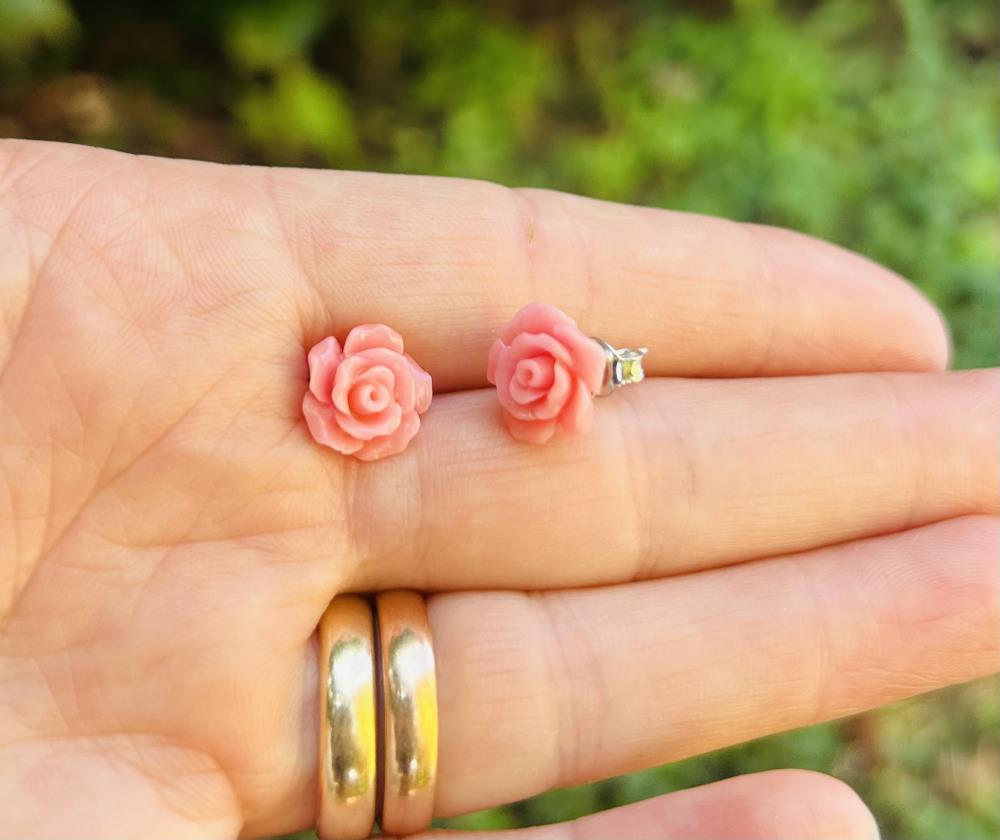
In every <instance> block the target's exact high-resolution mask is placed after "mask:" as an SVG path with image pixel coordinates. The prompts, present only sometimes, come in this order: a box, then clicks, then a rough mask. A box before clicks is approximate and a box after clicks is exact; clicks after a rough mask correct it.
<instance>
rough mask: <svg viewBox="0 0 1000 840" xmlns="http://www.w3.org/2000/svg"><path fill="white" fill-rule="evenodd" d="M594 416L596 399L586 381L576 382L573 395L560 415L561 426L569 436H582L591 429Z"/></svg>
mask: <svg viewBox="0 0 1000 840" xmlns="http://www.w3.org/2000/svg"><path fill="white" fill-rule="evenodd" d="M593 416H594V400H593V395H592V394H591V393H590V390H589V389H588V387H587V385H586V383H584V382H583V381H582V380H579V381H578V382H577V383H576V388H575V389H574V392H573V395H572V397H570V399H569V400H568V401H567V402H566V405H565V407H564V408H563V412H562V414H560V415H559V428H561V429H562V432H563V434H564V435H565V436H566V437H567V438H575V437H581V436H582V435H585V434H586V433H587V432H588V431H590V424H591V421H592V420H593Z"/></svg>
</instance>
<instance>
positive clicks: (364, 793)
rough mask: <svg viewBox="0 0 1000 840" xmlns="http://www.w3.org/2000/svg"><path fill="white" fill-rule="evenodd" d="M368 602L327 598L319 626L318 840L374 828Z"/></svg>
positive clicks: (356, 835)
mask: <svg viewBox="0 0 1000 840" xmlns="http://www.w3.org/2000/svg"><path fill="white" fill-rule="evenodd" d="M374 636H375V632H374V626H373V621H372V610H371V605H370V603H369V602H368V601H367V600H365V599H364V598H359V597H357V596H355V595H341V596H338V597H336V598H334V599H333V601H332V602H331V603H330V606H329V607H327V609H326V612H324V613H323V617H322V618H321V619H320V622H319V655H320V660H319V661H320V671H319V675H320V706H319V713H320V715H319V719H320V724H319V730H320V740H319V810H318V814H317V819H316V833H317V834H318V835H319V837H320V840H361V838H364V837H368V836H369V835H370V834H371V831H372V826H373V825H374V823H375V798H376V792H377V787H376V774H377V769H378V760H377V754H376V712H375V666H374V663H375V653H374V651H375V644H374Z"/></svg>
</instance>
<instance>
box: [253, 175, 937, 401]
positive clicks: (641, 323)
mask: <svg viewBox="0 0 1000 840" xmlns="http://www.w3.org/2000/svg"><path fill="white" fill-rule="evenodd" d="M271 180H272V184H273V200H274V204H275V208H276V211H277V212H278V214H279V216H280V217H281V218H282V219H283V220H284V225H285V229H286V230H287V231H290V232H291V241H292V244H293V247H295V248H296V249H298V252H299V253H300V254H301V253H308V258H307V259H303V260H300V265H301V266H302V267H303V271H304V276H305V279H306V281H307V282H308V284H309V285H310V286H311V288H313V289H314V290H315V293H316V300H317V301H318V302H320V304H321V305H319V306H317V307H316V309H315V310H314V318H313V319H312V322H311V323H310V325H309V327H310V330H311V332H312V333H313V334H314V335H315V336H317V337H321V334H325V333H326V332H329V330H330V329H331V327H332V328H333V329H334V330H335V331H337V332H338V333H339V332H346V331H347V330H349V329H350V327H351V326H352V325H353V324H355V323H359V322H362V323H363V322H370V321H385V322H387V323H391V324H392V325H393V326H394V327H395V328H396V329H398V330H400V331H401V332H404V334H405V335H406V336H407V343H408V347H409V348H411V352H413V354H414V355H415V356H416V358H419V359H420V361H421V364H422V365H424V366H425V367H426V368H427V369H428V370H429V371H430V372H431V373H432V375H433V376H434V379H435V385H436V387H437V388H438V389H439V390H455V389H461V388H471V387H480V386H483V385H485V384H486V380H485V376H484V373H485V359H486V355H487V352H488V349H489V345H490V343H491V342H492V341H493V339H495V338H496V335H497V332H498V331H499V329H500V328H501V327H502V325H503V324H504V323H505V322H506V320H507V319H508V318H510V317H511V315H513V314H514V312H515V311H516V310H518V309H519V308H520V307H521V306H522V305H523V304H525V303H528V302H530V301H536V300H537V301H546V302H549V303H553V304H555V305H557V306H559V307H560V308H562V309H563V310H564V311H566V312H567V313H568V314H570V315H571V316H573V317H574V318H576V320H577V321H578V323H579V325H580V327H581V329H583V330H584V331H585V332H587V334H589V335H596V336H600V337H602V338H604V339H606V340H608V341H610V342H611V343H612V344H615V345H617V346H636V345H642V346H645V347H648V348H649V350H650V352H649V356H648V365H647V367H648V372H649V373H650V374H652V375H656V376H711V377H730V376H741V377H742V376H756V375H786V374H811V373H834V372H844V371H877V370H901V371H902V370H913V371H923V370H936V369H940V368H942V367H944V366H945V365H946V363H947V357H948V339H947V335H946V332H945V329H944V327H943V323H942V320H941V318H940V316H939V315H938V313H937V312H936V310H935V309H934V308H933V307H932V306H931V305H930V304H929V303H928V302H927V301H926V300H925V299H924V298H923V297H922V296H921V295H920V294H919V293H918V292H917V291H916V290H915V289H914V288H913V287H912V286H911V285H910V284H909V283H907V282H906V281H904V280H903V279H902V278H900V277H899V276H897V275H895V274H894V273H892V272H891V271H889V270H887V269H885V268H883V267H881V266H879V265H877V264H875V263H873V262H871V261H869V260H867V259H864V258H863V257H860V256H858V255H856V254H853V253H850V252H848V251H845V250H843V249H841V248H838V247H836V246H833V245H830V244H828V243H825V242H821V241H819V240H816V239H812V238H810V237H807V236H803V235H800V234H796V233H792V232H790V231H785V230H780V229H777V228H769V227H763V226H756V225H744V224H737V223H735V222H730V221H726V220H723V219H716V218H711V217H708V216H699V215H694V214H689V213H680V212H672V211H667V210H659V209H653V208H646V207H630V206H626V205H620V204H613V203H610V202H604V201H597V200H593V199H587V198H582V197H579V196H573V195H566V194H562V193H557V192H550V191H545V190H511V189H507V188H505V187H501V186H498V185H496V184H489V183H484V182H477V181H463V180H458V179H441V178H416V177H406V176H395V175H373V174H366V173H321V172H308V173H307V172H302V171H297V170H281V171H274V172H273V174H272V175H271Z"/></svg>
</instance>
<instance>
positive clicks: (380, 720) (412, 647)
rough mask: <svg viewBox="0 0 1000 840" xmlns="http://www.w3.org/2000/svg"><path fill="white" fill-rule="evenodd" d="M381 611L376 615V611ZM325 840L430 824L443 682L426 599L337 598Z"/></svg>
mask: <svg viewBox="0 0 1000 840" xmlns="http://www.w3.org/2000/svg"><path fill="white" fill-rule="evenodd" d="M373 606H374V610H373ZM318 635H319V651H320V706H319V711H320V715H319V717H320V727H319V729H320V733H319V734H320V743H319V807H318V813H317V820H316V832H317V834H318V835H319V837H320V838H321V840H362V838H365V837H368V836H369V835H370V834H371V831H372V828H373V827H374V824H375V822H376V820H377V821H378V824H379V826H380V827H381V829H382V831H383V832H387V833H389V834H394V835H400V834H412V833H414V832H417V831H420V830H422V829H424V828H427V826H428V825H430V821H431V815H432V812H433V807H434V783H435V780H436V775H437V733H438V720H437V683H436V677H435V671H434V651H433V647H432V645H431V635H430V627H429V625H428V622H427V610H426V607H425V605H424V599H423V598H422V597H421V596H420V595H419V594H417V593H415V592H405V591H392V592H383V593H380V594H379V595H377V596H376V598H375V601H374V604H372V603H371V602H370V601H368V600H366V599H364V598H361V597H358V596H354V595H341V596H338V597H336V598H335V599H334V600H333V602H332V603H331V604H330V606H329V607H328V608H327V610H326V612H325V613H324V614H323V617H322V618H321V619H320V623H319V633H318Z"/></svg>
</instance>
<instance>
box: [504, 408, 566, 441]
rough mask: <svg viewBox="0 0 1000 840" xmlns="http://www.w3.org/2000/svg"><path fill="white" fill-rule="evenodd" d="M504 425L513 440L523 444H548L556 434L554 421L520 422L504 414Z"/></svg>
mask: <svg viewBox="0 0 1000 840" xmlns="http://www.w3.org/2000/svg"><path fill="white" fill-rule="evenodd" d="M503 421H504V424H505V425H506V426H507V431H508V432H510V436H511V437H512V438H514V440H520V441H523V442H524V443H548V442H549V441H550V440H551V439H552V436H553V435H554V434H555V433H556V428H557V427H558V425H559V424H558V422H557V421H556V420H521V419H519V418H517V417H514V416H513V415H512V414H508V413H507V412H504V415H503Z"/></svg>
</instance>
